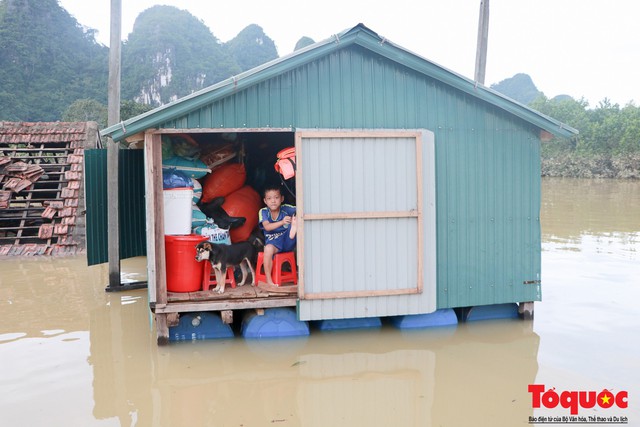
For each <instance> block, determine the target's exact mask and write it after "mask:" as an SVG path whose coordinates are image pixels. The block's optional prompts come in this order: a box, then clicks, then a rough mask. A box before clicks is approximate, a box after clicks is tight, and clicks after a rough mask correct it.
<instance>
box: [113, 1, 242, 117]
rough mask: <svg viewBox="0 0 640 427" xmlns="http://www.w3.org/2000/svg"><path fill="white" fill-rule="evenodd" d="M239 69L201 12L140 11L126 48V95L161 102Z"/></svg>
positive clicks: (164, 8) (165, 8)
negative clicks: (196, 14)
mask: <svg viewBox="0 0 640 427" xmlns="http://www.w3.org/2000/svg"><path fill="white" fill-rule="evenodd" d="M239 72H240V67H239V66H238V64H237V62H236V61H235V60H234V59H233V58H232V57H231V55H230V54H229V53H228V51H227V50H226V49H225V48H224V47H223V46H222V44H221V43H219V41H218V40H217V39H216V38H215V36H214V35H213V34H211V31H210V30H209V28H208V27H207V26H206V25H204V23H202V21H200V20H199V19H198V18H196V17H195V16H193V15H192V14H190V13H189V12H187V11H186V10H180V9H178V8H176V7H173V6H153V7H151V8H149V9H147V10H145V11H143V12H142V13H140V15H138V17H137V18H136V21H135V23H134V26H133V31H132V32H131V34H129V39H128V40H127V42H126V43H125V44H124V46H123V48H122V96H123V98H126V99H134V100H136V101H137V102H140V103H143V104H150V105H153V106H159V105H163V104H166V103H168V102H171V101H173V100H175V99H178V98H180V97H183V96H185V95H188V94H190V93H192V92H194V91H196V90H199V89H202V88H204V87H207V86H210V85H212V84H214V83H216V82H218V81H220V80H224V79H225V78H227V77H230V76H232V75H234V74H237V73H239Z"/></svg>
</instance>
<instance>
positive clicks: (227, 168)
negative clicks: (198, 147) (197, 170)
mask: <svg viewBox="0 0 640 427" xmlns="http://www.w3.org/2000/svg"><path fill="white" fill-rule="evenodd" d="M246 179H247V171H246V170H245V168H244V165H243V164H241V163H227V164H225V165H222V166H220V167H219V168H217V169H214V171H213V172H211V173H210V174H209V175H207V177H206V178H205V179H204V183H203V184H202V199H201V200H202V203H208V202H210V201H212V200H213V199H215V198H216V197H227V196H228V195H229V194H231V193H233V192H234V191H236V190H239V189H240V188H242V186H243V185H244V182H245V180H246Z"/></svg>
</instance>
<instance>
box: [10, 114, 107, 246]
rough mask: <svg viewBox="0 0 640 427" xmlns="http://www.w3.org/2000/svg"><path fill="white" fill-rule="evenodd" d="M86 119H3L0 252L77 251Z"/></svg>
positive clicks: (89, 126) (90, 124)
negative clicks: (76, 120)
mask: <svg viewBox="0 0 640 427" xmlns="http://www.w3.org/2000/svg"><path fill="white" fill-rule="evenodd" d="M90 128H91V129H92V130H93V132H95V130H96V129H97V126H96V125H95V123H91V122H89V123H87V122H67V123H65V122H35V123H26V122H0V255H14V256H25V255H73V254H76V253H77V252H78V250H79V248H80V247H82V245H80V242H79V241H78V239H77V238H76V237H75V236H74V228H75V226H76V222H77V219H78V215H79V212H78V208H79V205H80V192H81V184H82V179H83V175H82V165H83V160H84V148H85V147H86V146H87V141H88V137H89V133H88V131H89V130H90Z"/></svg>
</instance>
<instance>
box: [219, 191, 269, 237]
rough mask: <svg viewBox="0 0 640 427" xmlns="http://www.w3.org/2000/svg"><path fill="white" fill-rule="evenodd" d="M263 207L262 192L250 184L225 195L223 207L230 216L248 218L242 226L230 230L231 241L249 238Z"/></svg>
mask: <svg viewBox="0 0 640 427" xmlns="http://www.w3.org/2000/svg"><path fill="white" fill-rule="evenodd" d="M261 207H262V199H260V194H258V192H257V191H256V190H254V189H253V188H251V187H250V186H248V185H245V186H244V187H242V188H241V189H239V190H238V191H234V192H233V193H231V194H229V195H228V196H227V197H225V199H224V203H223V204H222V209H224V211H225V212H226V213H227V214H228V215H229V216H241V217H244V218H246V219H247V220H246V222H245V223H244V224H243V225H242V226H241V227H238V228H232V229H231V230H229V235H230V236H231V243H238V242H244V241H245V240H247V239H248V238H249V236H250V235H251V232H252V231H253V229H254V228H255V227H256V225H258V211H259V210H260V208H261Z"/></svg>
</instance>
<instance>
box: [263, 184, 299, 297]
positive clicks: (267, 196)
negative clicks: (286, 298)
mask: <svg viewBox="0 0 640 427" xmlns="http://www.w3.org/2000/svg"><path fill="white" fill-rule="evenodd" d="M263 201H264V204H265V205H267V207H265V208H262V209H260V212H259V213H258V215H259V222H260V228H261V229H262V230H263V231H264V238H265V242H264V273H265V276H266V277H267V284H269V285H274V283H273V279H272V278H271V269H272V266H273V256H274V255H275V254H277V253H278V252H291V251H293V250H294V249H295V247H296V232H297V231H298V226H297V221H296V207H295V206H291V205H287V204H283V202H284V196H283V195H282V192H281V191H280V188H279V187H275V186H273V187H267V188H265V190H264V199H263ZM280 284H281V283H278V285H280Z"/></svg>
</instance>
